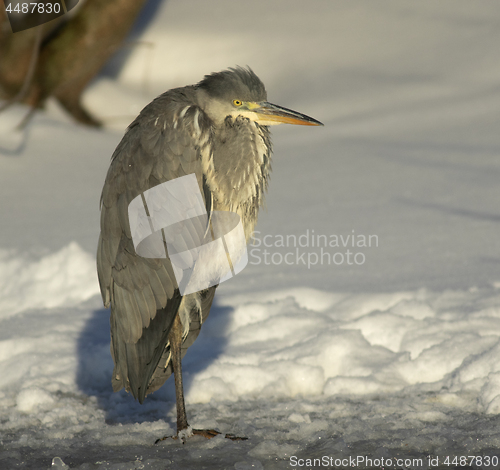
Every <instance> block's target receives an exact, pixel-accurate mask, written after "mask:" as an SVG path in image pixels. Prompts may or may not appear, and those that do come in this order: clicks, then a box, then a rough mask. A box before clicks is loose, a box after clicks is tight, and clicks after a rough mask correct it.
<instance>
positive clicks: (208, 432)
mask: <svg viewBox="0 0 500 470" xmlns="http://www.w3.org/2000/svg"><path fill="white" fill-rule="evenodd" d="M219 434H221V433H220V432H219V431H216V430H215V429H193V435H195V436H203V437H206V438H207V439H212V437H215V436H218V435H219ZM224 437H225V438H226V439H231V440H232V441H246V440H247V439H248V437H238V436H235V435H234V434H226V435H225V436H224Z"/></svg>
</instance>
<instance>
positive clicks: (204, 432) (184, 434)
mask: <svg viewBox="0 0 500 470" xmlns="http://www.w3.org/2000/svg"><path fill="white" fill-rule="evenodd" d="M219 434H221V433H220V432H219V431H216V430H215V429H192V428H191V426H189V427H188V428H187V429H183V430H182V431H179V432H178V433H177V435H176V436H165V437H162V438H160V439H157V440H156V441H155V444H158V443H159V442H161V441H165V440H167V439H179V440H180V441H181V442H182V443H183V444H184V443H185V442H186V439H187V438H188V437H191V436H202V437H204V438H206V439H212V438H213V437H215V436H218V435H219ZM224 437H225V438H226V439H231V440H232V441H246V440H247V439H248V437H239V436H235V435H234V434H226V435H225V436H224Z"/></svg>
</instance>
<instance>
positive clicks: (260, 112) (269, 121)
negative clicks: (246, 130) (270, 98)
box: [249, 101, 323, 126]
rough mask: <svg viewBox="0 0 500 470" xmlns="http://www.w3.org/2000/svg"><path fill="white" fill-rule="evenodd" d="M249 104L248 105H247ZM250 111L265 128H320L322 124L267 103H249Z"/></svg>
mask: <svg viewBox="0 0 500 470" xmlns="http://www.w3.org/2000/svg"><path fill="white" fill-rule="evenodd" d="M249 104H250V103H249ZM250 109H251V111H253V112H254V113H255V114H257V116H258V120H257V122H258V123H259V124H263V125H265V126H271V125H273V124H282V123H284V124H298V125H301V126H322V125H323V123H321V122H319V121H317V120H316V119H314V118H312V117H309V116H306V115H305V114H301V113H298V112H297V111H292V110H291V109H287V108H283V107H282V106H277V105H275V104H272V103H268V102H267V101H260V102H259V103H251V106H250Z"/></svg>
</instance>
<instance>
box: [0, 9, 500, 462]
mask: <svg viewBox="0 0 500 470" xmlns="http://www.w3.org/2000/svg"><path fill="white" fill-rule="evenodd" d="M476 5H480V7H479V8H478V7H477V6H476ZM222 11H224V14H221V13H222ZM148 12H149V16H150V17H151V18H152V21H151V22H150V23H148V24H145V18H146V17H147V16H148V14H145V16H144V17H143V19H142V20H141V21H142V24H143V27H142V28H138V29H137V30H136V31H135V33H134V34H133V35H132V37H131V41H133V42H132V46H133V47H131V48H128V49H127V50H126V51H124V52H123V53H121V54H119V55H118V56H117V57H115V58H114V59H113V60H112V61H111V63H110V65H109V66H108V67H107V69H106V71H105V72H103V74H102V75H101V77H99V78H98V79H97V80H96V81H95V82H94V83H93V84H92V86H91V87H90V89H89V90H88V92H87V93H86V95H85V103H86V105H87V106H88V107H89V108H90V109H91V110H92V112H94V113H95V114H96V115H98V116H100V117H101V118H103V119H104V120H105V123H106V128H105V129H104V130H94V129H88V128H84V127H82V126H79V125H76V124H74V123H72V122H71V120H70V119H68V117H67V116H66V115H65V114H64V113H63V112H62V111H61V110H60V109H59V108H58V107H57V105H56V104H55V103H53V102H51V103H49V105H48V107H47V109H46V110H45V111H44V112H39V113H37V114H36V115H35V117H34V118H33V120H32V121H31V123H30V124H29V125H28V127H27V129H26V130H25V131H24V132H20V131H17V130H15V126H16V124H17V123H18V122H19V121H20V120H21V119H22V117H23V116H24V114H25V113H26V111H27V110H26V109H24V108H22V107H20V106H17V107H12V108H10V109H9V110H8V111H5V112H3V113H0V197H1V200H2V201H3V203H2V205H0V221H1V227H2V229H1V231H0V423H1V424H0V468H2V469H3V468H5V469H15V468H22V469H49V468H52V469H67V468H70V469H79V470H90V469H114V470H121V469H140V468H144V469H154V470H156V469H158V470H160V469H162V470H164V469H165V468H168V469H169V470H170V469H202V468H207V469H212V468H213V469H222V468H223V469H236V470H246V469H263V468H265V469H283V468H314V467H317V466H318V465H315V464H314V461H313V459H322V458H324V457H327V458H328V459H330V458H331V459H333V460H331V461H330V460H328V462H330V463H328V466H323V467H322V468H334V466H336V467H341V468H344V467H347V466H352V465H350V461H349V460H344V462H346V463H347V465H346V463H342V459H350V458H351V459H357V458H358V457H360V459H361V460H359V463H358V464H357V467H358V468H366V467H381V466H383V467H384V468H435V467H437V465H434V463H436V462H437V463H439V465H440V466H441V467H442V468H454V467H457V466H458V467H460V465H459V464H456V465H447V461H446V460H445V459H446V457H447V456H449V457H450V460H448V463H450V464H451V463H452V462H453V458H454V457H456V456H458V457H460V456H483V461H482V462H481V461H479V460H474V461H473V462H472V467H473V468H498V467H499V465H498V460H495V459H494V458H493V457H495V456H496V457H499V458H500V455H499V454H500V450H499V449H500V434H499V432H498V429H499V424H500V417H499V414H500V275H499V271H498V267H499V261H500V255H499V253H500V237H499V236H498V223H499V221H500V213H499V210H498V206H499V205H498V201H499V189H498V177H499V173H500V164H499V160H498V155H499V150H500V137H499V134H498V126H497V121H498V109H499V106H500V95H499V93H498V83H497V82H498V72H499V70H498V67H499V66H498V64H499V63H500V61H499V59H500V57H499V55H500V52H499V50H498V43H499V40H500V37H499V36H500V30H499V29H498V21H499V19H500V11H499V10H498V8H497V6H496V4H494V3H488V2H480V3H479V4H477V3H474V4H473V3H471V2H468V1H466V0H453V1H452V0H441V1H440V2H432V1H430V0H429V1H422V2H412V3H410V2H396V1H392V0H391V1H389V0H379V1H378V2H361V3H352V2H344V3H341V2H327V1H325V2H316V3H315V5H314V8H312V7H307V8H306V6H304V4H303V2H299V1H290V0H287V1H285V0H282V1H275V2H272V3H270V2H264V1H263V0H256V1H254V2H246V3H243V2H240V3H237V2H229V3H228V2H222V1H219V0H217V1H213V2H202V1H201V0H194V1H191V2H157V3H153V4H151V5H149V6H148V10H147V12H146V13H148ZM264 12H265V14H264ZM134 41H135V42H134ZM236 64H239V65H246V64H249V65H251V66H252V68H253V69H254V70H255V71H256V73H257V74H258V75H259V76H261V78H262V79H263V81H264V82H265V83H266V86H267V89H268V94H269V100H270V101H271V102H275V103H277V104H281V105H284V106H287V107H289V108H292V109H296V110H298V111H301V112H304V113H306V114H308V115H311V116H313V117H315V118H317V119H320V120H321V121H323V122H324V123H325V127H324V128H306V127H304V128H302V127H292V126H280V127H279V128H274V129H273V142H274V147H275V157H274V161H273V173H272V181H271V184H270V190H269V194H268V197H267V210H266V211H263V212H262V213H261V216H260V220H259V224H258V227H257V232H256V233H255V236H254V242H253V244H252V245H250V246H249V250H248V252H249V262H248V265H247V267H246V268H245V269H244V270H243V271H242V272H241V273H239V274H238V275H237V276H236V277H234V279H230V280H228V281H227V282H225V283H223V284H222V285H221V286H220V287H219V289H218V291H217V295H216V300H215V302H214V306H213V308H212V311H211V313H210V317H209V319H208V321H207V322H206V323H205V324H204V326H203V328H202V331H201V334H200V336H199V338H198V339H197V340H196V342H195V343H194V345H193V346H192V347H191V348H190V349H189V352H188V353H187V355H186V356H185V359H184V361H183V367H184V374H185V375H184V382H185V392H186V403H187V413H188V419H189V423H190V425H191V426H192V427H193V428H194V429H203V428H214V429H217V430H219V431H221V432H222V433H224V434H225V433H231V434H234V435H236V436H244V437H248V440H244V441H232V440H229V439H225V438H224V436H223V435H219V436H217V437H215V438H213V439H211V440H206V439H205V438H202V437H200V436H192V437H189V438H187V439H186V442H185V444H184V445H183V444H181V443H180V442H179V441H178V440H173V439H167V440H164V441H162V442H160V443H159V444H156V445H155V444H154V442H155V441H156V439H158V438H160V437H163V436H165V435H173V434H174V433H175V428H176V411H175V391H174V386H173V380H169V381H168V382H167V383H166V385H165V386H164V387H163V388H162V389H160V390H159V391H158V392H155V393H154V394H153V395H151V396H149V397H148V398H147V399H146V401H145V403H144V404H143V405H139V403H138V402H135V401H134V400H133V398H132V397H131V396H130V395H128V394H126V393H125V392H124V391H123V390H122V391H121V392H118V393H113V392H112V388H111V373H112V369H113V363H112V359H111V356H110V353H109V311H107V310H105V309H104V308H103V307H102V301H101V299H100V295H99V288H98V284H97V277H96V273H95V261H94V253H95V248H96V243H97V237H98V232H99V197H100V191H101V188H102V184H103V181H104V177H105V174H106V171H107V167H108V165H109V159H110V156H111V154H112V152H113V149H114V147H115V146H116V145H117V144H118V142H119V140H120V139H121V136H122V135H123V131H124V128H125V127H126V125H128V123H129V122H130V121H131V120H132V119H133V118H134V117H135V115H136V114H137V113H138V112H139V111H140V109H141V107H142V106H144V105H145V104H146V103H148V102H149V101H151V99H152V98H153V97H154V96H155V95H157V94H158V93H161V92H163V91H164V90H166V89H168V88H172V87H174V86H182V85H185V84H188V83H195V82H196V81H198V80H199V79H200V78H201V77H202V76H203V75H204V74H205V73H208V72H212V71H217V70H221V69H224V68H226V67H228V66H233V65H236ZM370 236H371V237H372V238H370ZM325 240H326V241H325ZM369 240H371V243H369ZM348 252H349V253H348ZM429 458H431V459H436V458H437V459H439V460H438V461H436V460H432V461H431V460H429ZM486 458H489V459H490V465H487V464H486V463H485V462H487V459H486ZM300 459H302V460H300ZM307 459H310V461H307ZM335 459H341V461H340V463H337V464H335ZM368 459H372V462H370V461H369V460H368ZM377 459H378V460H377ZM381 459H386V460H385V464H383V465H382V460H381ZM387 459H392V461H391V463H390V464H389V463H388V462H387ZM397 459H399V460H397ZM405 459H406V462H405ZM419 459H421V461H420V460H419ZM374 460H375V461H376V462H375V463H374V462H373V461H374ZM355 461H356V462H358V461H357V460H355ZM331 462H333V464H331ZM431 462H433V463H431ZM469 462H470V458H469ZM495 462H496V463H495ZM481 463H482V464H484V465H482V467H481ZM493 463H495V464H494V465H493Z"/></svg>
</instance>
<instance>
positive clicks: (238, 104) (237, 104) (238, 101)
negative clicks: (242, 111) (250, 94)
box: [233, 100, 243, 106]
mask: <svg viewBox="0 0 500 470" xmlns="http://www.w3.org/2000/svg"><path fill="white" fill-rule="evenodd" d="M233 104H234V105H235V106H241V105H242V104H243V103H242V102H241V101H240V100H233Z"/></svg>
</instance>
